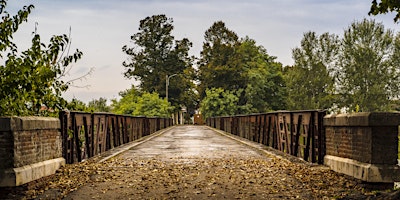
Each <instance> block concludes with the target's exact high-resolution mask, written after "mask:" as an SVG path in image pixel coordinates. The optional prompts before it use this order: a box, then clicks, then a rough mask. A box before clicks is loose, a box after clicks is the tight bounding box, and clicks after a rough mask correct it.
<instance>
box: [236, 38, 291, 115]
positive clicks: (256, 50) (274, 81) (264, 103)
mask: <svg viewBox="0 0 400 200" xmlns="http://www.w3.org/2000/svg"><path fill="white" fill-rule="evenodd" d="M235 58H236V59H235V62H236V63H237V66H239V67H238V69H241V72H240V76H241V80H242V81H243V83H242V84H243V85H241V86H240V87H241V88H242V89H243V92H242V94H241V95H240V96H239V111H238V114H248V113H261V112H268V111H271V110H279V109H285V103H286V100H285V99H286V90H285V83H284V80H283V75H282V65H281V64H280V63H278V62H276V61H275V59H276V57H273V56H270V55H268V54H267V50H266V49H265V48H264V47H263V46H257V44H256V42H255V41H254V40H253V39H250V38H248V37H245V38H243V39H241V41H240V45H239V46H238V47H237V50H236V56H235Z"/></svg>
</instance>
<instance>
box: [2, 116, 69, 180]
mask: <svg viewBox="0 0 400 200" xmlns="http://www.w3.org/2000/svg"><path fill="white" fill-rule="evenodd" d="M64 164H65V159H64V158H62V140H61V133H60V121H59V119H57V118H47V117H2V118H0V187H1V186H18V185H22V184H24V183H27V182H30V181H33V180H36V179H39V178H41V177H44V176H48V175H51V174H54V173H55V171H56V170H57V169H58V168H60V167H61V166H62V165H64Z"/></svg>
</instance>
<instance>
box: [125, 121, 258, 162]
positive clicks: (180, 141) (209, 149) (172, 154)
mask: <svg viewBox="0 0 400 200" xmlns="http://www.w3.org/2000/svg"><path fill="white" fill-rule="evenodd" d="M229 156H238V157H242V156H250V157H259V158H262V156H261V155H260V152H259V151H256V150H255V149H252V148H249V147H248V146H246V145H244V144H242V143H239V142H238V141H235V140H232V139H230V138H228V137H226V136H223V135H221V134H218V133H217V132H215V131H214V130H213V129H210V128H208V127H206V126H178V127H175V128H173V129H171V130H168V131H166V132H165V133H163V134H162V135H161V136H158V137H155V138H154V139H152V140H149V141H147V142H145V143H143V144H141V145H138V146H136V147H134V148H132V149H130V150H128V151H126V152H125V153H124V154H123V155H122V156H121V157H123V158H138V157H140V158H146V157H147V158H158V159H164V160H172V159H174V160H173V161H174V162H176V161H177V160H183V161H185V160H190V159H199V158H207V159H208V158H225V157H229Z"/></svg>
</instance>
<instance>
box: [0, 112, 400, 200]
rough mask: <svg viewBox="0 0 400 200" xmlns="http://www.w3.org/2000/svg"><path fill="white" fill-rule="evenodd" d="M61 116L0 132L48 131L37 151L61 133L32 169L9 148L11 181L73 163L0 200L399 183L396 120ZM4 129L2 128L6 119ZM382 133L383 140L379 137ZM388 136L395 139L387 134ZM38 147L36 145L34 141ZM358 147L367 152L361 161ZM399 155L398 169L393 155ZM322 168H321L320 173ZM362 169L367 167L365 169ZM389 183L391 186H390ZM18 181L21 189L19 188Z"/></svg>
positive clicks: (312, 191)
mask: <svg viewBox="0 0 400 200" xmlns="http://www.w3.org/2000/svg"><path fill="white" fill-rule="evenodd" d="M61 116H62V117H61V118H60V120H59V122H61V123H60V125H59V126H54V125H53V124H54V122H55V121H57V120H55V119H50V120H49V119H43V118H39V119H38V118H14V119H11V120H9V121H8V122H9V123H10V125H9V127H6V126H4V125H3V126H2V130H1V132H2V135H1V136H2V138H1V139H2V140H1V141H5V138H6V137H5V136H6V135H7V134H6V130H9V131H10V132H14V143H18V142H23V141H22V140H24V139H26V140H28V139H29V138H27V137H19V138H18V137H17V136H16V135H17V134H16V132H18V131H19V134H21V135H23V133H22V132H23V131H22V132H21V129H22V128H24V129H30V130H35V131H36V132H37V130H38V127H39V128H41V129H43V130H46V131H41V132H40V133H38V134H37V135H40V134H43V135H44V136H46V137H43V138H41V141H42V142H43V141H44V140H46V138H47V139H51V138H52V136H51V133H50V132H51V131H50V130H51V129H55V130H61V133H62V134H61V135H62V138H63V139H62V140H60V143H62V144H58V146H57V145H55V146H53V147H51V148H50V149H49V147H45V144H44V143H46V142H43V144H42V145H43V146H42V147H39V146H40V145H38V144H36V145H37V146H36V147H35V148H36V151H37V152H34V153H36V155H37V154H38V153H41V154H43V155H41V156H43V157H47V160H46V161H44V162H36V161H32V162H35V164H33V165H32V164H28V163H23V162H27V161H26V159H21V158H22V157H21V156H22V155H18V153H15V152H18V151H19V150H21V148H22V146H19V145H22V144H16V145H15V144H14V146H13V147H12V148H14V147H15V148H16V150H15V151H14V158H13V162H14V163H11V164H12V165H13V166H14V172H20V173H23V170H22V169H27V168H29V167H30V168H31V171H34V170H33V168H34V166H37V165H40V164H41V163H46V162H49V160H51V161H52V162H53V164H54V163H57V161H58V160H62V159H59V157H57V156H60V157H62V158H63V160H64V161H66V163H70V164H67V165H65V166H63V167H61V168H58V169H56V170H55V173H54V174H53V175H50V176H46V177H43V178H39V179H37V180H34V181H29V182H27V183H23V184H20V186H14V187H4V186H3V187H2V188H1V190H0V191H1V192H0V197H2V199H18V198H37V199H40V198H42V199H54V198H65V199H138V198H140V199H185V198H186V199H206V198H207V199H208V198H210V199H282V198H286V199H288V198H297V199H324V198H325V199H332V198H347V199H352V198H353V199H360V198H370V199H374V198H382V197H384V198H389V199H390V198H392V199H396V198H398V197H399V196H398V194H397V193H396V192H392V193H385V192H379V193H376V192H375V193H374V192H370V191H369V190H366V187H370V186H374V190H376V189H377V187H382V188H385V189H387V187H388V186H389V187H393V182H394V181H395V180H394V179H396V176H393V174H396V173H397V172H398V168H396V167H395V166H396V165H393V164H392V162H393V159H391V157H394V156H393V155H387V154H389V153H390V152H391V153H393V152H394V151H393V148H392V147H391V146H395V147H396V148H397V147H398V146H397V141H398V140H396V138H397V130H398V129H397V126H398V124H399V123H398V122H399V120H398V119H399V115H398V114H397V113H362V114H357V115H352V116H345V115H338V116H336V115H335V116H325V113H324V112H322V111H301V112H300V111H296V112H275V113H264V114H257V115H248V116H234V117H219V118H210V119H207V126H194V125H184V126H172V123H171V121H170V119H162V118H145V117H130V116H118V115H109V114H101V113H74V112H72V113H64V114H63V115H61ZM63 116H64V117H63ZM2 120H3V121H2V123H3V124H4V120H5V119H2ZM38 121H44V122H43V123H40V122H38ZM322 121H324V124H323V125H322ZM355 123H358V125H355ZM394 124H396V125H394ZM19 126H20V127H19ZM30 126H36V128H32V127H31V128H29V127H30ZM393 127H395V129H394V128H393ZM360 130H363V131H360ZM379 130H381V131H380V132H379ZM382 130H384V134H385V136H382ZM393 130H395V132H396V133H395V134H391V133H392V132H393ZM25 131H26V130H25ZM56 132H59V131H56ZM373 132H376V133H377V134H374V133H373ZM30 134H31V133H30ZM56 135H57V134H56ZM393 135H394V136H396V137H395V138H393ZM58 136H60V135H58ZM16 137H17V138H18V139H15V138H16ZM38 137H39V136H38ZM56 137H57V136H56ZM338 138H340V141H339V140H338ZM346 138H347V139H346ZM363 138H364V139H363ZM392 140H395V142H394V143H393V142H392ZM349 141H353V142H354V143H353V144H351V142H349ZM3 143H4V142H3ZM25 143H26V142H25ZM35 143H40V142H38V141H37V140H35ZM55 143H56V142H55ZM376 143H378V144H376ZM379 143H381V144H379ZM1 144H2V143H1ZM46 144H48V142H47V143H46ZM368 145H369V146H368ZM371 145H372V146H371ZM374 145H375V146H374ZM379 145H385V146H386V150H384V149H382V148H379V150H378V151H373V152H366V151H365V149H366V148H368V147H369V148H370V149H377V147H379ZM61 147H62V148H61ZM355 147H357V148H359V149H361V151H364V152H363V153H362V154H363V156H360V152H358V151H357V150H356V148H355ZM38 148H42V149H41V150H38ZM3 149H5V148H4V147H3ZM349 149H353V150H352V151H349ZM6 150H7V149H6ZM396 150H397V149H396ZM32 151H35V150H32ZM47 151H48V152H47ZM50 151H51V152H53V151H59V154H60V155H53V157H55V158H53V159H49V155H47V156H46V155H45V154H50V153H49V152H50ZM24 152H25V153H27V152H29V151H28V150H25V151H24ZM335 152H336V153H335ZM378 153H381V154H380V155H378ZM395 154H396V155H395V157H396V161H397V151H396V152H395ZM4 155H5V154H4ZM4 155H2V156H4ZM339 156H342V157H343V158H341V159H340V157H339ZM357 156H358V158H357ZM36 157H40V156H36ZM322 158H326V159H325V163H324V159H322ZM19 159H21V160H19ZM346 159H347V160H346ZM357 159H359V160H360V159H364V160H361V161H357ZM366 159H369V161H366ZM382 159H384V160H382ZM389 159H391V160H389ZM350 160H351V161H352V162H356V161H357V163H355V164H354V163H351V162H350ZM344 161H349V162H348V163H346V165H351V164H353V165H354V166H355V167H353V168H363V167H364V168H365V169H364V172H368V173H373V172H374V171H373V167H376V168H379V170H378V172H385V170H386V171H390V170H391V171H390V172H391V173H392V176H390V177H388V176H387V175H384V174H382V173H381V174H380V177H377V175H376V174H374V175H373V176H372V174H370V175H368V174H366V175H365V174H364V175H357V174H353V175H352V176H349V174H348V175H345V174H346V173H347V172H344V171H343V172H335V171H338V170H337V169H336V168H335V167H337V166H343V163H345V162H344ZM362 161H363V162H365V163H367V162H369V163H368V164H369V168H368V167H366V166H364V165H363V164H362V163H363V162H362ZM340 162H342V164H340ZM9 163H10V161H7V162H6V161H5V160H2V165H1V167H2V168H0V169H4V168H6V167H8V166H6V164H9ZM39 163H40V164H39ZM332 163H336V164H332ZM378 163H379V164H378ZM382 163H386V165H384V164H382ZM323 164H325V165H323ZM19 166H23V167H19ZM48 166H50V165H48ZM371 166H373V167H371ZM348 168H349V169H351V168H352V167H348ZM389 168H390V170H389ZM395 168H396V169H395ZM4 171H6V172H7V170H4ZM36 173H38V172H36ZM352 173H356V171H352ZM3 174H4V172H3ZM15 174H16V175H15V177H18V175H17V173H15ZM31 176H32V175H31ZM2 177H4V175H2ZM374 178H375V179H376V180H375V179H374ZM378 178H380V179H379V180H378ZM389 178H393V180H389V181H388V179H389ZM377 180H378V181H380V182H377ZM14 181H16V182H18V180H17V178H15V180H14ZM2 183H3V184H4V180H2Z"/></svg>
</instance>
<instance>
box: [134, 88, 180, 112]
mask: <svg viewBox="0 0 400 200" xmlns="http://www.w3.org/2000/svg"><path fill="white" fill-rule="evenodd" d="M172 109H173V107H171V106H170V104H169V103H168V102H167V100H166V99H161V98H160V97H159V95H158V94H157V93H148V92H145V93H143V94H142V96H140V97H138V99H137V102H136V104H135V108H134V110H133V113H132V115H135V116H141V115H144V116H147V117H155V116H156V117H171V113H172Z"/></svg>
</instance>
